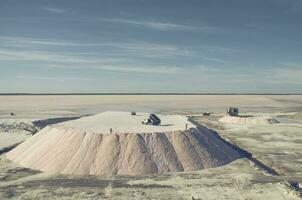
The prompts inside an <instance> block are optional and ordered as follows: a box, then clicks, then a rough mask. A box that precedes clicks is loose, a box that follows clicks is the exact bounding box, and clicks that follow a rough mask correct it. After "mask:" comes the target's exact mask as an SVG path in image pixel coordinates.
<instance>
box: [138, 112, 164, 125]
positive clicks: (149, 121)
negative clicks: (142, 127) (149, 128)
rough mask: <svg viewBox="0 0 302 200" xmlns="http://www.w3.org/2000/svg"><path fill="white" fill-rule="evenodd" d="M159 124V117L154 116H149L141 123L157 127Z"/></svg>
mask: <svg viewBox="0 0 302 200" xmlns="http://www.w3.org/2000/svg"><path fill="white" fill-rule="evenodd" d="M160 123H161V120H160V119H159V117H157V116H156V115H155V114H150V115H149V118H147V119H145V120H144V121H142V124H146V125H147V124H148V125H159V124H160Z"/></svg>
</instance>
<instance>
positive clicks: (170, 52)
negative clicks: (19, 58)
mask: <svg viewBox="0 0 302 200" xmlns="http://www.w3.org/2000/svg"><path fill="white" fill-rule="evenodd" d="M0 43H1V44H2V46H5V47H9V48H30V49H34V48H36V49H41V48H42V47H43V48H48V47H66V46H71V47H81V48H83V47H85V48H92V47H103V49H104V48H110V49H111V50H113V51H111V52H113V53H115V54H116V55H117V56H123V55H124V56H126V55H127V56H129V55H131V56H132V57H146V58H159V57H162V58H169V57H176V56H177V57H178V56H192V55H194V54H195V52H194V51H192V50H191V49H188V48H185V47H179V46H175V45H169V44H157V43H148V42H142V41H131V42H103V43H93V42H91V43H83V42H74V41H63V40H53V39H38V38H22V37H3V36H2V37H1V36H0ZM33 53H34V52H33Z"/></svg>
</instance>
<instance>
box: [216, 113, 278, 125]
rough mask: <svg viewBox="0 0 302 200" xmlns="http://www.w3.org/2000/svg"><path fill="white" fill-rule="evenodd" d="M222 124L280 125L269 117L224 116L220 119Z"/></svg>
mask: <svg viewBox="0 0 302 200" xmlns="http://www.w3.org/2000/svg"><path fill="white" fill-rule="evenodd" d="M219 121H220V122H223V123H229V124H239V125H266V124H277V123H279V122H278V121H277V120H276V119H274V118H269V117H257V116H255V117H250V116H228V115H226V116H224V117H223V118H221V119H219Z"/></svg>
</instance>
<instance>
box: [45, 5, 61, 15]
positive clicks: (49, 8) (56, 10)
mask: <svg viewBox="0 0 302 200" xmlns="http://www.w3.org/2000/svg"><path fill="white" fill-rule="evenodd" d="M42 8H43V9H44V10H46V11H48V12H52V13H57V14H64V13H65V12H66V10H64V9H60V8H54V7H49V6H42Z"/></svg>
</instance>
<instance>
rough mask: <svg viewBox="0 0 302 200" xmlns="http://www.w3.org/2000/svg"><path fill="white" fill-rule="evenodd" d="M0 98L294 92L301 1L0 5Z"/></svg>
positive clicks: (301, 67) (298, 83) (6, 0)
mask: <svg viewBox="0 0 302 200" xmlns="http://www.w3.org/2000/svg"><path fill="white" fill-rule="evenodd" d="M0 70H1V73H0V92H2V93H7V92H33V93H60V92H213V93H216V92H225V93H248V92H253V93H302V0H249V1H247V0H228V1H222V0H220V1H217V0H188V1H177V0H152V1H151V0H149V1H147V0H119V1H118V0H116V1H113V0H110V1H109V0H108V1H105V0H87V1H83V0H26V1H22V0H1V1H0Z"/></svg>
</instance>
